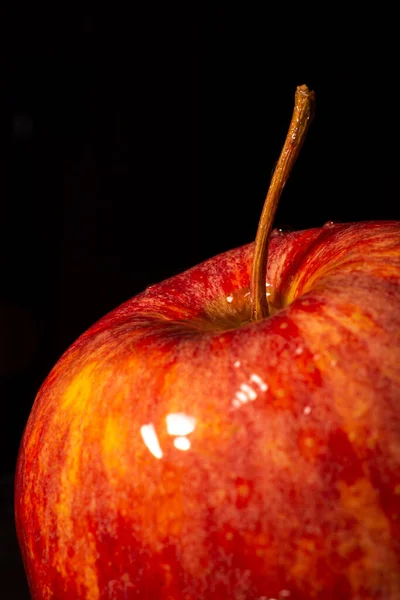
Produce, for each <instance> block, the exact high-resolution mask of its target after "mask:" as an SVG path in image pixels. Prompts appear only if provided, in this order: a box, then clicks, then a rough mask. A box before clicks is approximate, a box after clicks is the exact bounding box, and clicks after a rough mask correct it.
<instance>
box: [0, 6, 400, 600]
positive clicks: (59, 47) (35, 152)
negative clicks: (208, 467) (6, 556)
mask: <svg viewBox="0 0 400 600" xmlns="http://www.w3.org/2000/svg"><path fill="white" fill-rule="evenodd" d="M189 4H190V3H189ZM241 4H242V3H238V6H235V5H234V3H226V4H224V3H221V2H213V3H210V5H207V4H199V5H198V6H196V5H195V4H190V10H189V9H188V7H186V8H184V7H183V6H180V5H179V6H178V5H175V6H173V7H171V6H170V3H165V4H162V5H161V6H156V5H151V6H150V5H149V7H148V9H147V10H146V9H145V8H143V7H142V8H140V9H137V8H136V9H135V8H133V9H132V11H130V12H129V13H128V12H126V13H124V12H118V10H117V9H112V10H111V9H109V10H107V12H104V14H101V13H100V11H98V12H96V13H94V12H93V13H90V12H88V13H84V12H82V11H77V12H75V11H72V10H70V11H69V12H68V11H67V10H65V11H62V10H60V8H59V7H58V8H57V12H56V11H54V12H53V13H51V12H49V9H46V11H43V13H42V14H41V13H39V12H38V9H37V8H34V9H33V8H31V9H29V10H30V12H29V11H28V12H27V9H26V8H25V7H24V9H21V8H20V7H18V5H17V4H15V5H14V6H15V8H14V10H13V11H9V13H8V14H7V17H6V18H5V19H3V21H2V23H3V28H4V32H3V34H4V35H3V36H2V37H3V39H5V40H6V52H5V54H4V58H3V60H4V64H3V67H4V68H3V69H2V73H3V76H2V83H1V87H2V90H3V91H2V99H1V102H2V103H3V105H2V108H1V137H0V143H1V145H2V146H3V148H2V150H3V152H2V155H3V156H4V157H5V158H4V159H3V162H2V166H3V169H4V171H3V173H4V175H3V176H2V178H1V188H2V189H1V207H2V210H1V220H0V261H1V262H0V266H1V287H0V394H1V402H2V412H1V414H2V429H3V434H2V436H0V461H1V465H0V473H1V474H2V475H3V476H4V477H3V481H4V482H6V484H7V485H8V489H11V487H10V486H11V485H12V475H13V471H14V466H15V460H16V452H17V449H18V444H19V441H20V438H21V435H22V431H23V427H24V425H25V422H26V419H27V417H28V414H29V411H30V408H31V406H32V402H33V399H34V396H35V394H36V391H37V389H38V387H39V385H40V384H41V382H42V381H43V379H44V378H45V376H46V375H47V373H48V371H49V370H50V368H51V367H52V366H53V364H54V363H55V362H56V360H57V359H58V358H59V356H60V354H61V353H62V352H63V351H64V350H65V349H66V348H67V347H68V346H69V344H70V343H72V342H73V341H74V340H75V339H76V338H77V337H78V336H79V334H81V333H82V332H83V331H84V330H85V329H86V328H87V327H89V326H90V325H91V324H92V323H93V322H94V321H95V320H97V319H98V318H99V317H101V316H102V315H103V314H105V313H106V312H107V311H109V310H111V309H112V308H114V307H115V306H117V305H118V304H120V303H121V302H123V301H124V300H126V299H128V298H129V297H130V296H132V295H134V294H136V293H138V292H140V291H141V290H143V289H144V288H145V287H146V286H148V285H150V284H153V283H156V282H157V281H160V280H162V279H164V278H166V277H169V276H171V275H173V274H175V273H178V272H180V271H182V270H184V269H186V268H188V267H190V266H192V265H194V264H196V263H198V262H200V261H202V260H205V259H207V258H209V257H210V256H212V255H214V254H216V253H219V252H222V251H224V250H227V249H229V248H233V247H235V246H239V245H242V244H245V243H248V242H250V241H251V240H253V239H254V236H255V233H256V228H257V222H258V218H259V214H260V211H261V208H262V204H263V201H264V197H265V194H266V191H267V188H268V184H269V180H270V176H271V173H272V170H273V167H274V164H275V162H276V160H277V158H278V156H279V153H280V149H281V146H282V144H283V141H284V138H285V135H286V132H287V128H288V125H289V122H290V118H291V114H292V108H293V100H294V92H295V88H296V86H297V85H300V84H303V83H305V84H307V85H308V86H309V87H310V88H312V89H314V90H315V92H316V96H317V109H316V116H315V119H314V122H313V124H312V126H311V129H310V132H309V135H308V138H307V140H306V143H305V145H304V147H303V150H302V153H301V155H300V158H299V159H298V162H297V164H296V165H295V167H294V170H293V173H292V176H291V178H290V180H289V182H288V184H287V186H286V188H285V191H284V194H283V197H282V199H281V204H280V206H279V209H278V212H277V215H276V220H275V224H276V226H277V227H284V228H287V227H289V228H299V227H312V226H320V225H322V224H323V223H324V222H325V221H327V220H336V221H354V220H355V221H359V220H367V219H392V218H394V219H398V218H400V211H399V202H398V198H399V188H400V179H399V168H398V164H399V160H398V159H399V153H398V139H400V136H399V134H400V127H399V121H398V100H397V98H398V95H397V73H398V68H397V64H398V52H397V34H396V32H395V31H393V30H392V27H391V23H393V25H395V23H396V18H395V16H394V15H390V14H377V12H376V7H375V9H374V11H375V12H374V13H371V14H370V15H368V14H366V8H365V6H364V7H363V13H362V14H361V15H360V14H356V15H354V16H350V15H349V13H348V10H345V9H342V8H340V7H336V8H335V9H333V8H332V7H329V5H328V6H326V5H324V9H323V12H321V13H320V14H318V13H316V12H315V11H314V12H312V13H310V14H308V13H307V12H306V9H305V8H304V7H301V6H300V5H298V6H296V7H295V8H294V9H293V8H290V6H285V7H283V9H282V11H281V14H278V13H279V11H277V12H276V14H275V13H274V14H273V13H272V12H271V9H270V8H268V9H266V6H267V5H265V6H261V4H263V3H258V4H257V5H256V7H255V6H254V5H252V4H251V3H249V4H248V5H246V7H244V6H241ZM267 4H269V3H267ZM307 10H308V9H307ZM393 29H394V27H393ZM8 498H10V494H8ZM10 515H11V513H10ZM10 515H9V516H10ZM10 531H11V529H10ZM10 535H11V534H10ZM10 543H11V542H10ZM13 552H14V550H13ZM11 554H12V552H11ZM18 568H19V567H18V566H16V567H15V569H16V571H15V572H18ZM10 572H11V573H14V571H12V570H11V571H10ZM13 589H14V590H15V592H14V593H15V594H17V595H14V596H12V595H10V596H9V597H10V598H12V597H15V598H19V597H21V598H22V597H25V596H23V593H24V592H23V590H22V589H21V590H20V591H19V592H18V591H17V587H14V588H13ZM18 594H20V595H18Z"/></svg>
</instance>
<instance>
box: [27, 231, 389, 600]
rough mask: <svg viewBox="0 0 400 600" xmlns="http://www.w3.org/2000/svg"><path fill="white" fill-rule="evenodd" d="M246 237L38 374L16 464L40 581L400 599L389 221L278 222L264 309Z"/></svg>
mask: <svg viewBox="0 0 400 600" xmlns="http://www.w3.org/2000/svg"><path fill="white" fill-rule="evenodd" d="M253 248H254V246H253V244H250V245H247V246H244V247H241V248H238V249H235V250H232V251H229V252H226V253H224V254H221V255H219V256H217V257H214V258H211V259H210V260H207V261H206V262H204V263H202V264H200V265H198V266H196V267H194V268H192V269H190V270H189V271H187V272H185V273H183V274H180V275H177V276H175V277H173V278H171V279H169V280H167V281H164V282H162V283H160V284H157V285H155V286H152V287H151V288H149V289H147V290H146V291H144V292H143V293H142V294H140V295H138V296H136V297H135V298H133V299H131V300H129V301H128V302H126V303H124V304H123V305H122V306H120V307H119V308H117V309H116V310H114V311H112V312H111V313H109V314H108V315H106V316H105V317H104V318H102V319H101V320H100V321H99V322H98V323H96V324H95V325H94V326H93V327H91V328H90V329H89V330H88V331H87V332H85V333H84V334H83V335H82V336H81V337H80V338H79V339H78V340H77V341H76V342H75V343H74V344H73V345H72V346H71V347H70V348H69V349H68V351H67V352H66V353H65V354H64V355H63V356H62V357H61V358H60V360H59V361H58V363H57V364H56V365H55V367H54V368H53V370H52V371H51V373H50V374H49V376H48V377H47V379H46V381H45V382H44V383H43V385H42V387H41V389H40V390H39V393H38V395H37V398H36V400H35V403H34V406H33V409H32V412H31V415H30V417H29V420H28V423H27V426H26V429H25V432H24V435H23V439H22V442H21V446H20V451H19V456H18V462H17V471H16V481H15V513H16V524H17V533H18V539H19V543H20V547H21V551H22V555H23V560H24V565H25V569H26V573H27V577H28V581H29V586H30V591H31V594H32V598H33V599H34V600H39V599H40V600H42V599H46V600H48V599H54V600H67V599H68V600H77V599H81V600H104V599H130V598H141V599H143V600H150V599H152V600H156V599H165V600H166V599H169V600H201V599H207V600H228V599H229V600H261V599H262V600H266V599H268V600H270V599H277V600H278V599H279V600H282V599H286V598H288V599H289V600H306V599H307V600H310V599H317V600H322V599H323V600H333V599H335V600H356V599H357V600H364V599H365V600H367V599H368V600H372V599H374V600H399V598H400V222H396V221H381V222H372V221H371V222H361V223H346V224H331V225H329V224H328V226H326V227H321V228H317V229H310V230H304V231H298V232H291V233H285V234H281V235H275V236H274V237H272V238H271V242H270V247H269V262H268V272H267V281H268V283H269V284H270V285H269V286H268V287H267V290H270V291H269V292H268V293H270V294H271V295H270V300H272V304H273V306H274V307H275V312H273V314H272V316H270V317H269V318H267V319H263V320H259V321H257V322H246V321H247V320H248V315H249V285H250V271H251V259H252V255H253ZM167 416H169V417H168V418H169V419H170V421H169V425H168V419H167ZM167 427H169V431H168V430H167ZM151 434H152V437H151ZM179 434H180V435H179ZM177 438H178V440H177ZM189 446H190V447H189Z"/></svg>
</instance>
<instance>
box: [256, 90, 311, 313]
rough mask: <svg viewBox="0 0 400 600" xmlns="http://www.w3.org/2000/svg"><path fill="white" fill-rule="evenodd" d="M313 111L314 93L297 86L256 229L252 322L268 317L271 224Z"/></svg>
mask: <svg viewBox="0 0 400 600" xmlns="http://www.w3.org/2000/svg"><path fill="white" fill-rule="evenodd" d="M314 110H315V93H314V92H313V91H310V90H309V89H308V87H307V86H306V85H300V86H298V87H297V89H296V94H295V104H294V109H293V115H292V120H291V122H290V126H289V131H288V133H287V136H286V140H285V143H284V145H283V148H282V151H281V154H280V156H279V160H278V162H277V164H276V167H275V170H274V173H273V175H272V179H271V183H270V185H269V189H268V193H267V196H266V198H265V202H264V207H263V210H262V213H261V218H260V222H259V224H258V229H257V235H256V241H255V249H254V256H253V264H252V271H251V282H250V298H251V305H252V306H251V320H252V321H258V320H259V319H263V318H264V317H268V316H269V314H270V308H269V305H268V297H267V294H266V289H265V287H266V286H265V284H266V279H267V258H268V247H269V239H270V236H271V230H272V224H273V221H274V218H275V213H276V209H277V206H278V202H279V199H280V197H281V194H282V191H283V188H284V187H285V184H286V182H287V180H288V178H289V175H290V172H291V170H292V168H293V165H294V163H295V162H296V159H297V157H298V155H299V153H300V150H301V147H302V145H303V142H304V140H305V138H306V135H307V131H308V128H309V126H310V124H311V121H312V118H313V116H314Z"/></svg>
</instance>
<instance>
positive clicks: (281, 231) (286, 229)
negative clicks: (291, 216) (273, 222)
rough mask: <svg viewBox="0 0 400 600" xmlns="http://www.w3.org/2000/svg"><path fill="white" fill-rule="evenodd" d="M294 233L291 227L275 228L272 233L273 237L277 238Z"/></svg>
mask: <svg viewBox="0 0 400 600" xmlns="http://www.w3.org/2000/svg"><path fill="white" fill-rule="evenodd" d="M291 231H293V229H292V228H291V227H275V228H274V229H273V230H272V231H271V237H276V236H277V235H285V233H290V232H291Z"/></svg>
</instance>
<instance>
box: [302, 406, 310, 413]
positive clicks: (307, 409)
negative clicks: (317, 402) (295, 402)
mask: <svg viewBox="0 0 400 600" xmlns="http://www.w3.org/2000/svg"><path fill="white" fill-rule="evenodd" d="M310 412H311V406H305V407H304V410H303V413H304V414H305V415H309V414H310Z"/></svg>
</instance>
